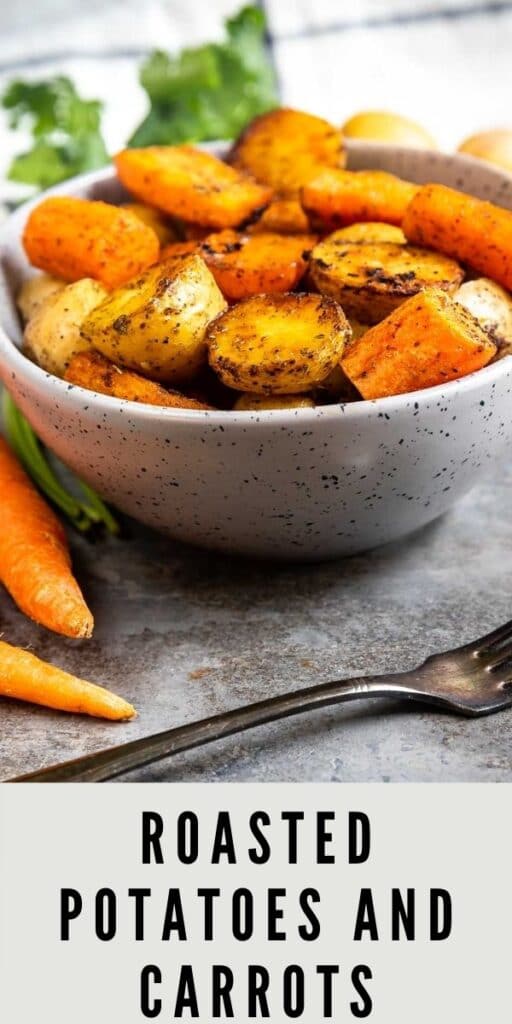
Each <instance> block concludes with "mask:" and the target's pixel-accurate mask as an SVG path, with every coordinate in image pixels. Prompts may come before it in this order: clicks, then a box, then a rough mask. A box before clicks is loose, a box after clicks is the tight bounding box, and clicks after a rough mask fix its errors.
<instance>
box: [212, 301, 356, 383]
mask: <svg viewBox="0 0 512 1024" xmlns="http://www.w3.org/2000/svg"><path fill="white" fill-rule="evenodd" d="M349 337H350V326H349V324H348V321H347V320H346V318H345V316H344V314H343V311H342V310H341V309H340V307H339V306H338V305H337V304H336V303H335V302H333V301H332V300H331V299H328V298H324V297H323V296H321V295H306V294H284V295H279V294H276V295H256V296H253V297H252V298H250V299H244V300H243V301H242V302H240V303H238V305H237V306H232V307H231V309H229V310H228V311H227V312H226V313H224V314H223V315H222V316H220V317H218V318H217V320H215V321H214V322H213V323H212V324H210V327H209V328H208V331H207V343H208V350H209V360H210V366H211V367H212V368H213V369H214V370H215V372H216V373H218V375H219V377H220V378H221V380H222V381H223V382H224V384H227V386H228V387H231V388H235V389H236V390H238V391H249V392H251V393H255V394H259V395H295V394H302V393H303V392H305V391H306V392H307V391H311V390H312V389H313V388H315V387H316V386H317V385H318V384H320V383H321V381H323V380H325V378H326V377H327V375H328V373H330V371H331V370H332V369H334V367H335V366H336V363H338V362H339V360H340V359H341V356H342V353H343V349H344V346H345V342H346V341H347V340H348V338H349Z"/></svg>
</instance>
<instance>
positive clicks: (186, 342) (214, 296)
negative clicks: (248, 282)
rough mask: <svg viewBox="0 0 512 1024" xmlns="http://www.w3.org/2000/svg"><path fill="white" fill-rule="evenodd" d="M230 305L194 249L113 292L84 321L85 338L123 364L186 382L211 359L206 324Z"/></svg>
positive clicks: (164, 378)
mask: <svg viewBox="0 0 512 1024" xmlns="http://www.w3.org/2000/svg"><path fill="white" fill-rule="evenodd" d="M226 305H227V304H226V300H225V299H224V297H223V295H222V293H221V292H220V291H219V288H218V287H217V285H216V283H215V280H214V278H213V277H212V275H211V273H210V271H209V270H208V267H207V266H206V264H205V263H204V262H203V260H202V259H201V258H200V257H199V256H196V255H194V254H193V255H191V256H187V257H185V258H184V259H181V260H179V262H176V261H175V260H171V261H170V262H169V263H167V262H163V263H158V264H157V265H156V266H154V267H150V269H149V270H146V271H145V272H144V274H142V275H141V276H140V277H137V278H134V280H132V281H129V282H128V284H126V285H123V286H122V287H121V288H117V289H116V290H115V291H114V292H111V293H110V295H109V296H108V297H107V298H106V299H105V301H104V302H102V303H101V305H100V306H98V307H97V308H96V309H94V310H93V311H92V313H91V315H90V316H89V317H88V318H87V320H86V321H85V322H84V324H83V325H82V338H83V339H84V341H85V342H87V344H88V345H89V346H90V347H92V348H96V349H97V350H98V351H99V352H102V353H103V355H104V356H107V358H108V359H111V360H112V362H114V363H119V365H120V366H125V367H128V369H130V370H138V371H139V373H142V374H143V375H144V376H146V377H150V378H152V379H153V380H156V381H162V382H164V383H165V382H168V383H170V384H174V383H183V382H186V381H189V380H191V379H192V378H193V377H194V376H195V374H196V373H197V371H198V370H199V369H200V368H201V367H202V366H203V365H204V364H205V363H206V342H205V332H206V328H207V327H208V324H209V323H210V322H211V321H212V320H213V319H214V318H215V317H216V316H218V314H219V313H222V312H223V311H224V310H225V309H226Z"/></svg>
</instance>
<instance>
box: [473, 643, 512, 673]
mask: <svg viewBox="0 0 512 1024" xmlns="http://www.w3.org/2000/svg"><path fill="white" fill-rule="evenodd" d="M480 656H481V657H482V656H483V657H485V659H486V661H487V667H488V668H494V667H495V666H498V665H501V664H502V663H503V662H504V661H509V660H510V659H511V658H512V643H511V642H510V640H508V641H504V642H503V643H501V644H496V645H495V646H494V647H491V648H486V649H485V650H484V651H482V652H480Z"/></svg>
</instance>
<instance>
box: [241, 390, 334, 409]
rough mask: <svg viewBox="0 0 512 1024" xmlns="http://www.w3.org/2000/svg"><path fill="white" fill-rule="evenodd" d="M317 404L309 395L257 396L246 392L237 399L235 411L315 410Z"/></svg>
mask: <svg viewBox="0 0 512 1024" xmlns="http://www.w3.org/2000/svg"><path fill="white" fill-rule="evenodd" d="M314 407H315V403H314V401H313V399H312V398H310V397H309V395H255V394H254V393H251V392H249V391H246V392H245V393H244V394H243V395H240V398H237V400H236V402H235V404H234V406H233V409H235V410H236V411H237V412H245V411H246V410H247V411H249V410H253V411H254V412H258V411H259V410H260V409H261V410H263V409H314Z"/></svg>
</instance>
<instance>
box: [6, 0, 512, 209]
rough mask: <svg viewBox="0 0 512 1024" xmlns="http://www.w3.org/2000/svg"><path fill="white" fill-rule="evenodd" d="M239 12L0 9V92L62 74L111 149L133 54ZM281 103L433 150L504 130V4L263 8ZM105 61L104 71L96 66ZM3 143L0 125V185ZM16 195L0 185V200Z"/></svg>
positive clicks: (71, 6)
mask: <svg viewBox="0 0 512 1024" xmlns="http://www.w3.org/2000/svg"><path fill="white" fill-rule="evenodd" d="M242 2H243V0H87V3H86V4H84V2H83V0H81V2H80V3H79V2H77V0H38V2H36V3H35V4H34V3H28V2H27V0H22V2H18V4H17V5H13V4H11V3H10V0H0V17H1V25H2V29H1V32H0V88H2V87H3V86H4V84H5V83H6V82H7V81H8V80H9V79H10V78H11V77H12V76H13V75H15V74H16V75H18V74H19V75H23V76H24V77H33V78H37V77H44V76H47V75H50V74H54V73H56V72H63V73H67V74H70V75H71V76H72V77H73V78H74V79H75V80H76V82H77V84H78V86H79V87H80V89H81V90H82V91H83V92H84V94H86V95H91V96H99V97H101V98H103V99H104V100H105V102H106V112H105V122H104V123H105V132H106V136H107V141H108V144H109V146H110V147H111V148H113V149H114V148H116V147H119V146H121V145H122V144H123V143H124V141H125V139H126V138H127V136H128V135H129V133H130V132H131V130H132V129H133V127H134V126H135V125H136V124H137V123H138V121H139V120H140V119H141V117H142V116H143V114H144V111H145V109H146V101H145V96H144V94H143V92H142V90H141V89H140V87H139V86H138V83H137V67H138V64H139V63H140V59H141V58H140V54H141V51H144V50H147V49H149V48H151V47H153V46H160V47H163V48H167V49H170V50H176V49H179V48H181V47H182V46H184V45H187V44H194V43H198V42H201V41H204V40H210V39H212V38H216V37H219V36H220V34H221V31H222V29H221V23H222V18H223V17H225V16H226V15H227V14H230V13H233V12H234V11H235V10H237V9H238V7H239V6H240V5H241V3H242ZM266 8H267V14H268V18H269V23H270V28H271V33H272V37H273V47H274V53H275V59H276V64H277V67H278V71H279V79H280V86H281V96H282V99H283V101H284V102H285V103H289V104H292V105H295V106H299V107H304V108H306V109H310V110H313V111H317V112H319V113H322V114H324V115H326V116H327V117H329V118H331V119H332V120H334V121H342V120H344V119H345V118H346V117H347V116H348V115H349V114H350V113H352V112H354V111H355V110H357V109H361V108H365V107H381V108H390V109H394V110H397V111H400V112H403V113H404V114H408V115H410V116H412V117H415V118H417V119H418V120H419V121H421V122H423V123H424V124H425V125H426V126H427V127H428V128H429V129H430V130H431V132H432V133H433V134H434V135H435V136H436V137H437V138H438V140H439V142H440V144H441V145H442V146H443V147H444V148H453V147H454V146H455V145H456V144H457V142H458V141H460V140H461V139H462V138H463V137H464V136H466V135H468V134H470V133H471V132H473V131H476V130H479V129H481V128H485V127H500V126H507V125H508V126H511V127H512V111H511V110H510V97H511V95H512V88H511V86H512V2H511V3H506V2H499V0H267V3H266ZM105 54H107V55H108V59H105V57H104V56H102V55H105ZM22 144H23V140H22V139H19V138H14V137H13V135H12V133H9V132H8V131H7V128H6V124H5V119H4V120H3V121H0V180H1V178H2V176H3V172H4V171H5V169H6V167H7V166H8V162H9V159H10V156H11V154H12V152H13V151H15V150H19V149H20V148H21V147H22ZM17 193H18V190H17V188H15V187H14V186H9V185H5V183H4V184H2V191H1V192H0V195H3V196H8V195H11V196H14V195H16V194H17Z"/></svg>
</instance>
